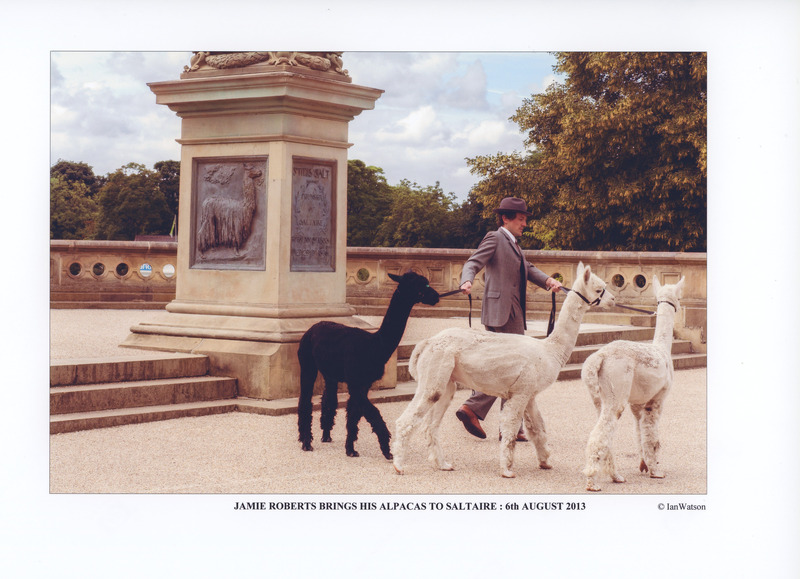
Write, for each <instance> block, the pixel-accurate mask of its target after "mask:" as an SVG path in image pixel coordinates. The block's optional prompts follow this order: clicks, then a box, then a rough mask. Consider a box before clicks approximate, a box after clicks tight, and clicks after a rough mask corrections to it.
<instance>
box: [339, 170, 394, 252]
mask: <svg viewBox="0 0 800 579" xmlns="http://www.w3.org/2000/svg"><path fill="white" fill-rule="evenodd" d="M393 199H394V194H393V191H392V187H391V186H390V185H389V184H388V183H387V182H386V177H385V176H384V174H383V169H381V168H379V167H372V166H369V167H368V166H367V165H365V164H364V162H363V161H360V160H358V159H354V160H349V161H347V245H350V246H353V247H370V246H374V245H376V242H375V232H376V231H377V230H378V227H380V225H381V223H383V220H384V219H385V218H386V216H387V215H388V214H389V212H390V211H391V209H392V201H393Z"/></svg>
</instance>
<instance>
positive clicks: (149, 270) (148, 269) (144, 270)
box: [139, 263, 153, 277]
mask: <svg viewBox="0 0 800 579" xmlns="http://www.w3.org/2000/svg"><path fill="white" fill-rule="evenodd" d="M152 274H153V266H152V265H150V264H149V263H143V264H142V265H140V266H139V275H141V276H142V277H150V276H151V275H152Z"/></svg>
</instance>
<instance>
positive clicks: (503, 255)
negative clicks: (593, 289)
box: [459, 229, 549, 327]
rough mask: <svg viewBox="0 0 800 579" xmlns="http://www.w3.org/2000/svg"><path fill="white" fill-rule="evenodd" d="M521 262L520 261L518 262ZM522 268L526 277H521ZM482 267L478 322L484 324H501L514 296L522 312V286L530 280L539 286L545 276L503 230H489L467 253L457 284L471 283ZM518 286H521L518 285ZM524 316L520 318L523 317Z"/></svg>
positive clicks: (523, 300) (523, 291)
mask: <svg viewBox="0 0 800 579" xmlns="http://www.w3.org/2000/svg"><path fill="white" fill-rule="evenodd" d="M520 262H522V264H521V263H520ZM522 267H524V271H525V272H526V276H527V280H523V279H522ZM483 268H486V273H485V274H484V281H485V282H486V285H485V289H484V293H483V307H482V308H481V322H482V323H483V325H485V326H492V327H499V326H503V325H505V323H506V322H507V321H508V318H509V316H510V314H511V306H512V303H513V301H514V297H515V296H517V295H519V296H520V300H521V303H520V305H521V307H522V312H523V313H524V312H525V286H527V281H531V282H533V283H535V284H536V285H538V286H539V287H541V288H543V289H547V286H546V285H545V282H546V281H547V278H548V277H549V276H548V275H547V274H546V273H544V272H543V271H541V270H540V269H538V268H536V267H535V266H534V265H533V264H531V263H529V262H528V260H526V259H525V257H524V255H523V254H522V251H521V250H520V248H519V246H518V245H517V244H516V243H514V242H513V241H512V240H511V238H510V237H509V236H508V235H506V233H505V232H503V231H500V229H498V230H497V231H490V232H489V233H487V234H486V237H484V238H483V241H481V243H480V245H478V249H476V250H475V253H473V254H472V256H470V258H469V259H468V260H467V262H466V263H465V264H464V268H463V270H462V271H461V283H460V284H459V285H463V284H464V282H466V281H469V282H473V283H474V280H475V276H476V275H477V274H478V272H479V271H480V270H481V269H483ZM520 286H522V287H520ZM523 319H524V318H523Z"/></svg>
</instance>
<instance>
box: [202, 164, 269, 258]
mask: <svg viewBox="0 0 800 579" xmlns="http://www.w3.org/2000/svg"><path fill="white" fill-rule="evenodd" d="M266 173H267V164H266V160H265V159H263V158H262V159H259V160H255V159H252V160H251V159H236V160H227V159H213V160H206V161H202V160H195V164H194V183H193V196H194V212H195V215H194V217H195V219H194V229H193V235H192V239H193V247H192V265H191V267H193V268H206V269H264V266H265V261H264V239H265V237H264V223H265V217H264V215H265V211H266V210H265V196H266V188H265V183H266Z"/></svg>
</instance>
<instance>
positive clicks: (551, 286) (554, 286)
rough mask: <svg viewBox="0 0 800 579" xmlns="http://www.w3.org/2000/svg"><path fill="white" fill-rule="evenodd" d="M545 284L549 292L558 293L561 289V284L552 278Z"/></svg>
mask: <svg viewBox="0 0 800 579" xmlns="http://www.w3.org/2000/svg"><path fill="white" fill-rule="evenodd" d="M544 284H545V285H546V286H547V290H548V291H551V292H555V291H558V288H560V287H561V282H560V281H558V280H557V279H554V278H552V277H548V278H547V281H545V282H544Z"/></svg>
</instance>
